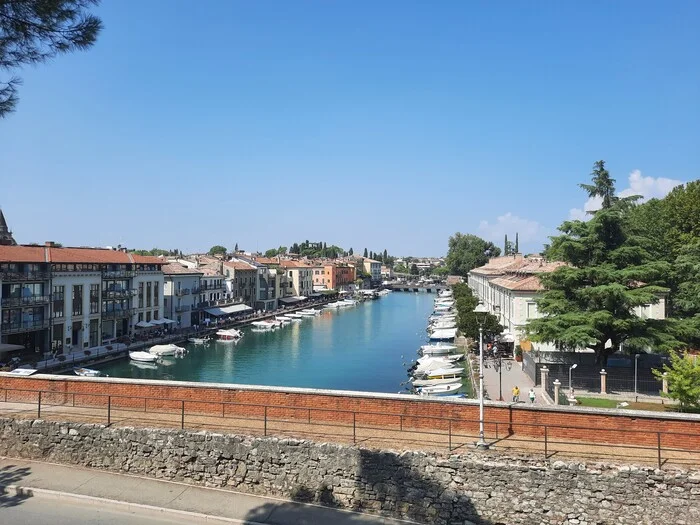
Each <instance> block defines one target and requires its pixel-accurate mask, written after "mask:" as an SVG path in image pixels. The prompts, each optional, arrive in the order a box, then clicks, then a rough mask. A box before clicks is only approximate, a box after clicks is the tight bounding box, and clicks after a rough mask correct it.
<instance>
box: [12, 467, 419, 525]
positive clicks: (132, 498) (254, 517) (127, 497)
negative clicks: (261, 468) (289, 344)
mask: <svg viewBox="0 0 700 525" xmlns="http://www.w3.org/2000/svg"><path fill="white" fill-rule="evenodd" d="M20 487H21V488H22V489H21V490H20ZM49 491H51V492H50V493H49ZM32 492H34V493H36V495H37V497H41V495H42V494H43V495H47V496H52V497H56V496H61V497H63V498H70V497H75V498H80V499H81V501H82V502H83V503H84V504H85V505H94V506H98V507H99V506H103V505H105V504H106V503H114V502H120V503H123V504H125V505H129V504H131V505H135V506H147V507H150V509H149V510H160V511H162V512H164V513H166V514H168V513H171V514H172V515H173V516H174V517H181V518H182V523H190V522H194V521H197V522H199V520H202V518H206V517H216V518H222V519H219V520H211V521H210V522H212V523H217V522H219V523H225V522H226V521H228V522H229V523H240V524H243V523H245V524H247V525H256V524H266V525H311V524H320V523H332V524H334V525H359V524H374V525H400V524H403V525H405V524H407V523H413V522H410V521H404V520H396V519H391V518H383V517H380V516H374V515H371V514H362V513H358V512H350V511H344V510H338V509H332V508H328V507H320V506H317V505H309V504H303V503H296V502H292V501H287V500H282V499H276V498H268V497H262V496H253V495H250V494H243V493H240V492H234V491H230V490H222V489H215V488H203V487H198V486H194V485H188V484H185V483H176V482H171V481H160V480H156V479H151V478H145V477H140V476H131V475H125V474H114V473H110V472H105V471H102V470H96V469H84V468H78V467H67V466H64V465H57V464H54V463H43V462H37V461H29V460H23V459H12V458H2V459H0V506H16V505H21V504H22V499H25V498H27V497H29V495H30V494H31V493H32ZM13 494H14V495H13ZM2 500H7V501H2ZM10 500H11V501H10ZM105 500H108V501H107V502H106V501H105ZM202 521H204V520H202ZM0 522H2V519H1V518H0Z"/></svg>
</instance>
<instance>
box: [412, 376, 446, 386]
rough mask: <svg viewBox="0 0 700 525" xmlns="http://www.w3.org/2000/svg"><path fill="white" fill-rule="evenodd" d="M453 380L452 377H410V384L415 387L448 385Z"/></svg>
mask: <svg viewBox="0 0 700 525" xmlns="http://www.w3.org/2000/svg"><path fill="white" fill-rule="evenodd" d="M454 382H455V380H454V379H413V378H412V379H411V384H413V386H414V387H416V388H418V387H421V386H435V385H449V384H450V383H454Z"/></svg>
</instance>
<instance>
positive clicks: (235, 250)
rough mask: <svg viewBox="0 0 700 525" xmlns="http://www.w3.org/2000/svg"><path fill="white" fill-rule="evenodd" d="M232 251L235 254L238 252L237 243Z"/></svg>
mask: <svg viewBox="0 0 700 525" xmlns="http://www.w3.org/2000/svg"><path fill="white" fill-rule="evenodd" d="M233 251H234V252H237V251H238V243H236V246H234V247H233Z"/></svg>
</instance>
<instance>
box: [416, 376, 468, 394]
mask: <svg viewBox="0 0 700 525" xmlns="http://www.w3.org/2000/svg"><path fill="white" fill-rule="evenodd" d="M450 381H452V382H451V383H445V384H442V385H432V386H422V387H420V388H418V393H419V394H421V395H430V396H439V395H441V394H456V393H458V392H459V391H460V390H462V389H463V388H464V385H463V384H462V382H461V381H455V380H454V379H450Z"/></svg>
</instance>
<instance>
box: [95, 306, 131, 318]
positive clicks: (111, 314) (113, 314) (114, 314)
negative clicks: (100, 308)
mask: <svg viewBox="0 0 700 525" xmlns="http://www.w3.org/2000/svg"><path fill="white" fill-rule="evenodd" d="M132 315H134V310H133V309H132V308H127V309H125V310H109V311H106V312H102V319H122V318H124V317H131V316H132Z"/></svg>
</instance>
